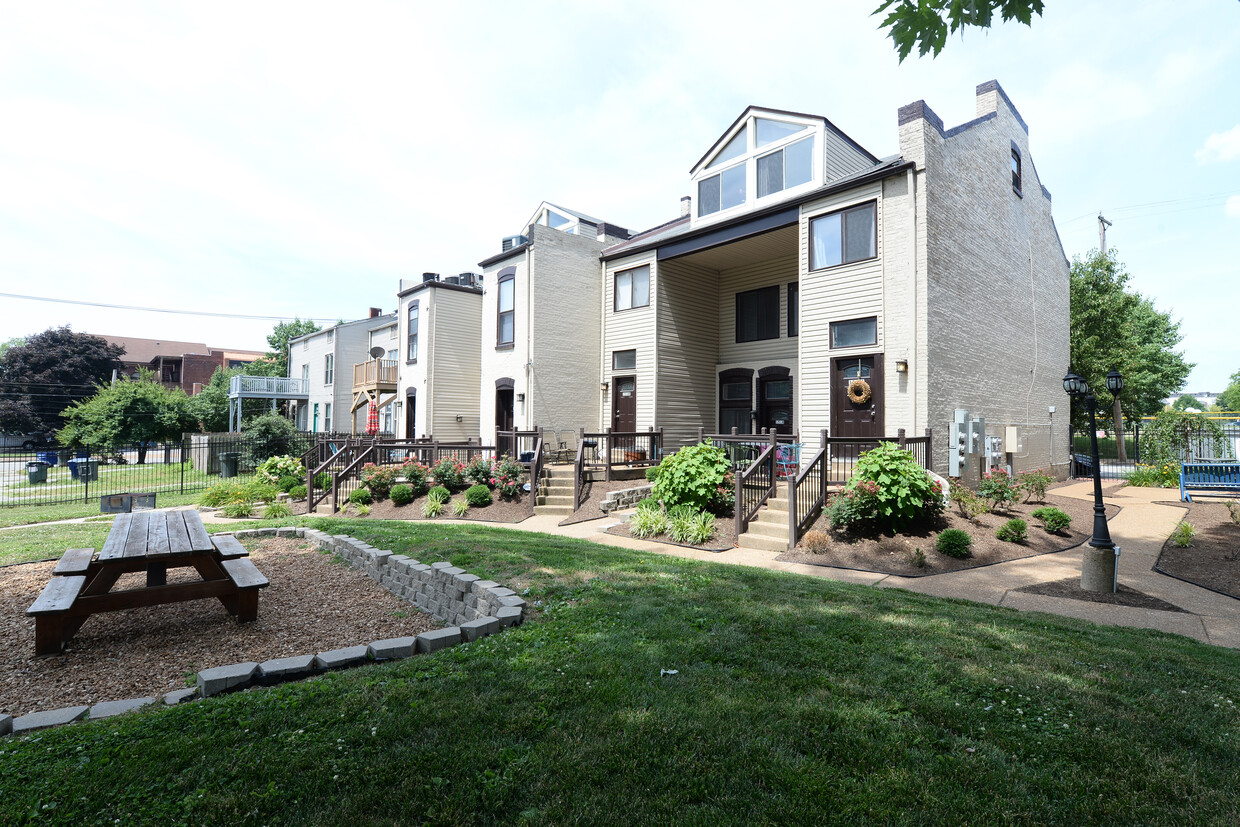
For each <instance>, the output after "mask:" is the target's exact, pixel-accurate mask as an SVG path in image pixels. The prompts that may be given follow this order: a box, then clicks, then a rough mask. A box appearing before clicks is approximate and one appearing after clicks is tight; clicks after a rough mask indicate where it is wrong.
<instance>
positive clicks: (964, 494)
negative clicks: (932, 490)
mask: <svg viewBox="0 0 1240 827" xmlns="http://www.w3.org/2000/svg"><path fill="white" fill-rule="evenodd" d="M950 496H951V501H952V505H954V506H956V510H957V511H959V512H960V516H961V517H964V518H965V519H966V520H968V521H969V522H973V521H974V520H976V519H977V518H978V517H980V516H982V515H983V514H985V513H986V512H987V511H989V510H990V506H988V505H987V504H986V503H985V502H984V501H983V500H982V498H981V497H979V496H977V495H976V494H974V493H973V492H972V491H970V490H969V487H968V486H967V485H965V484H964V481H963V480H962V479H960V478H959V477H952V487H951V495H950Z"/></svg>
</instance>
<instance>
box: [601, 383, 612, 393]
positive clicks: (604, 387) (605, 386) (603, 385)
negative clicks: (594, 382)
mask: <svg viewBox="0 0 1240 827" xmlns="http://www.w3.org/2000/svg"><path fill="white" fill-rule="evenodd" d="M609 387H611V383H610V382H599V383H598V388H599V390H601V391H602V392H603V393H607V389H608V388H609Z"/></svg>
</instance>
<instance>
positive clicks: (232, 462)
mask: <svg viewBox="0 0 1240 827" xmlns="http://www.w3.org/2000/svg"><path fill="white" fill-rule="evenodd" d="M240 459H241V454H240V453H238V452H236V451H225V452H224V453H222V454H220V478H221V479H227V478H229V477H235V476H237V463H238V461H239V460H240Z"/></svg>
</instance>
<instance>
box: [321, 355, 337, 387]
mask: <svg viewBox="0 0 1240 827" xmlns="http://www.w3.org/2000/svg"><path fill="white" fill-rule="evenodd" d="M335 377H336V356H335V354H333V353H329V354H327V355H326V356H324V357H323V384H324V385H330V384H331V383H332V381H333V380H334V379H335Z"/></svg>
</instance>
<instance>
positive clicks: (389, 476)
mask: <svg viewBox="0 0 1240 827" xmlns="http://www.w3.org/2000/svg"><path fill="white" fill-rule="evenodd" d="M399 470H400V469H398V468H397V467H396V466H395V465H375V464H374V463H373V462H368V463H366V464H365V465H363V466H362V471H361V473H360V474H359V475H358V477H359V478H360V479H361V482H362V485H364V486H366V488H368V489H369V490H370V493H371V495H372V496H373V497H374V498H375V499H376V500H382V499H384V498H386V497H387V495H388V492H389V491H391V490H392V484H393V483H395V482H396V475H397V474H398V473H399Z"/></svg>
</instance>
